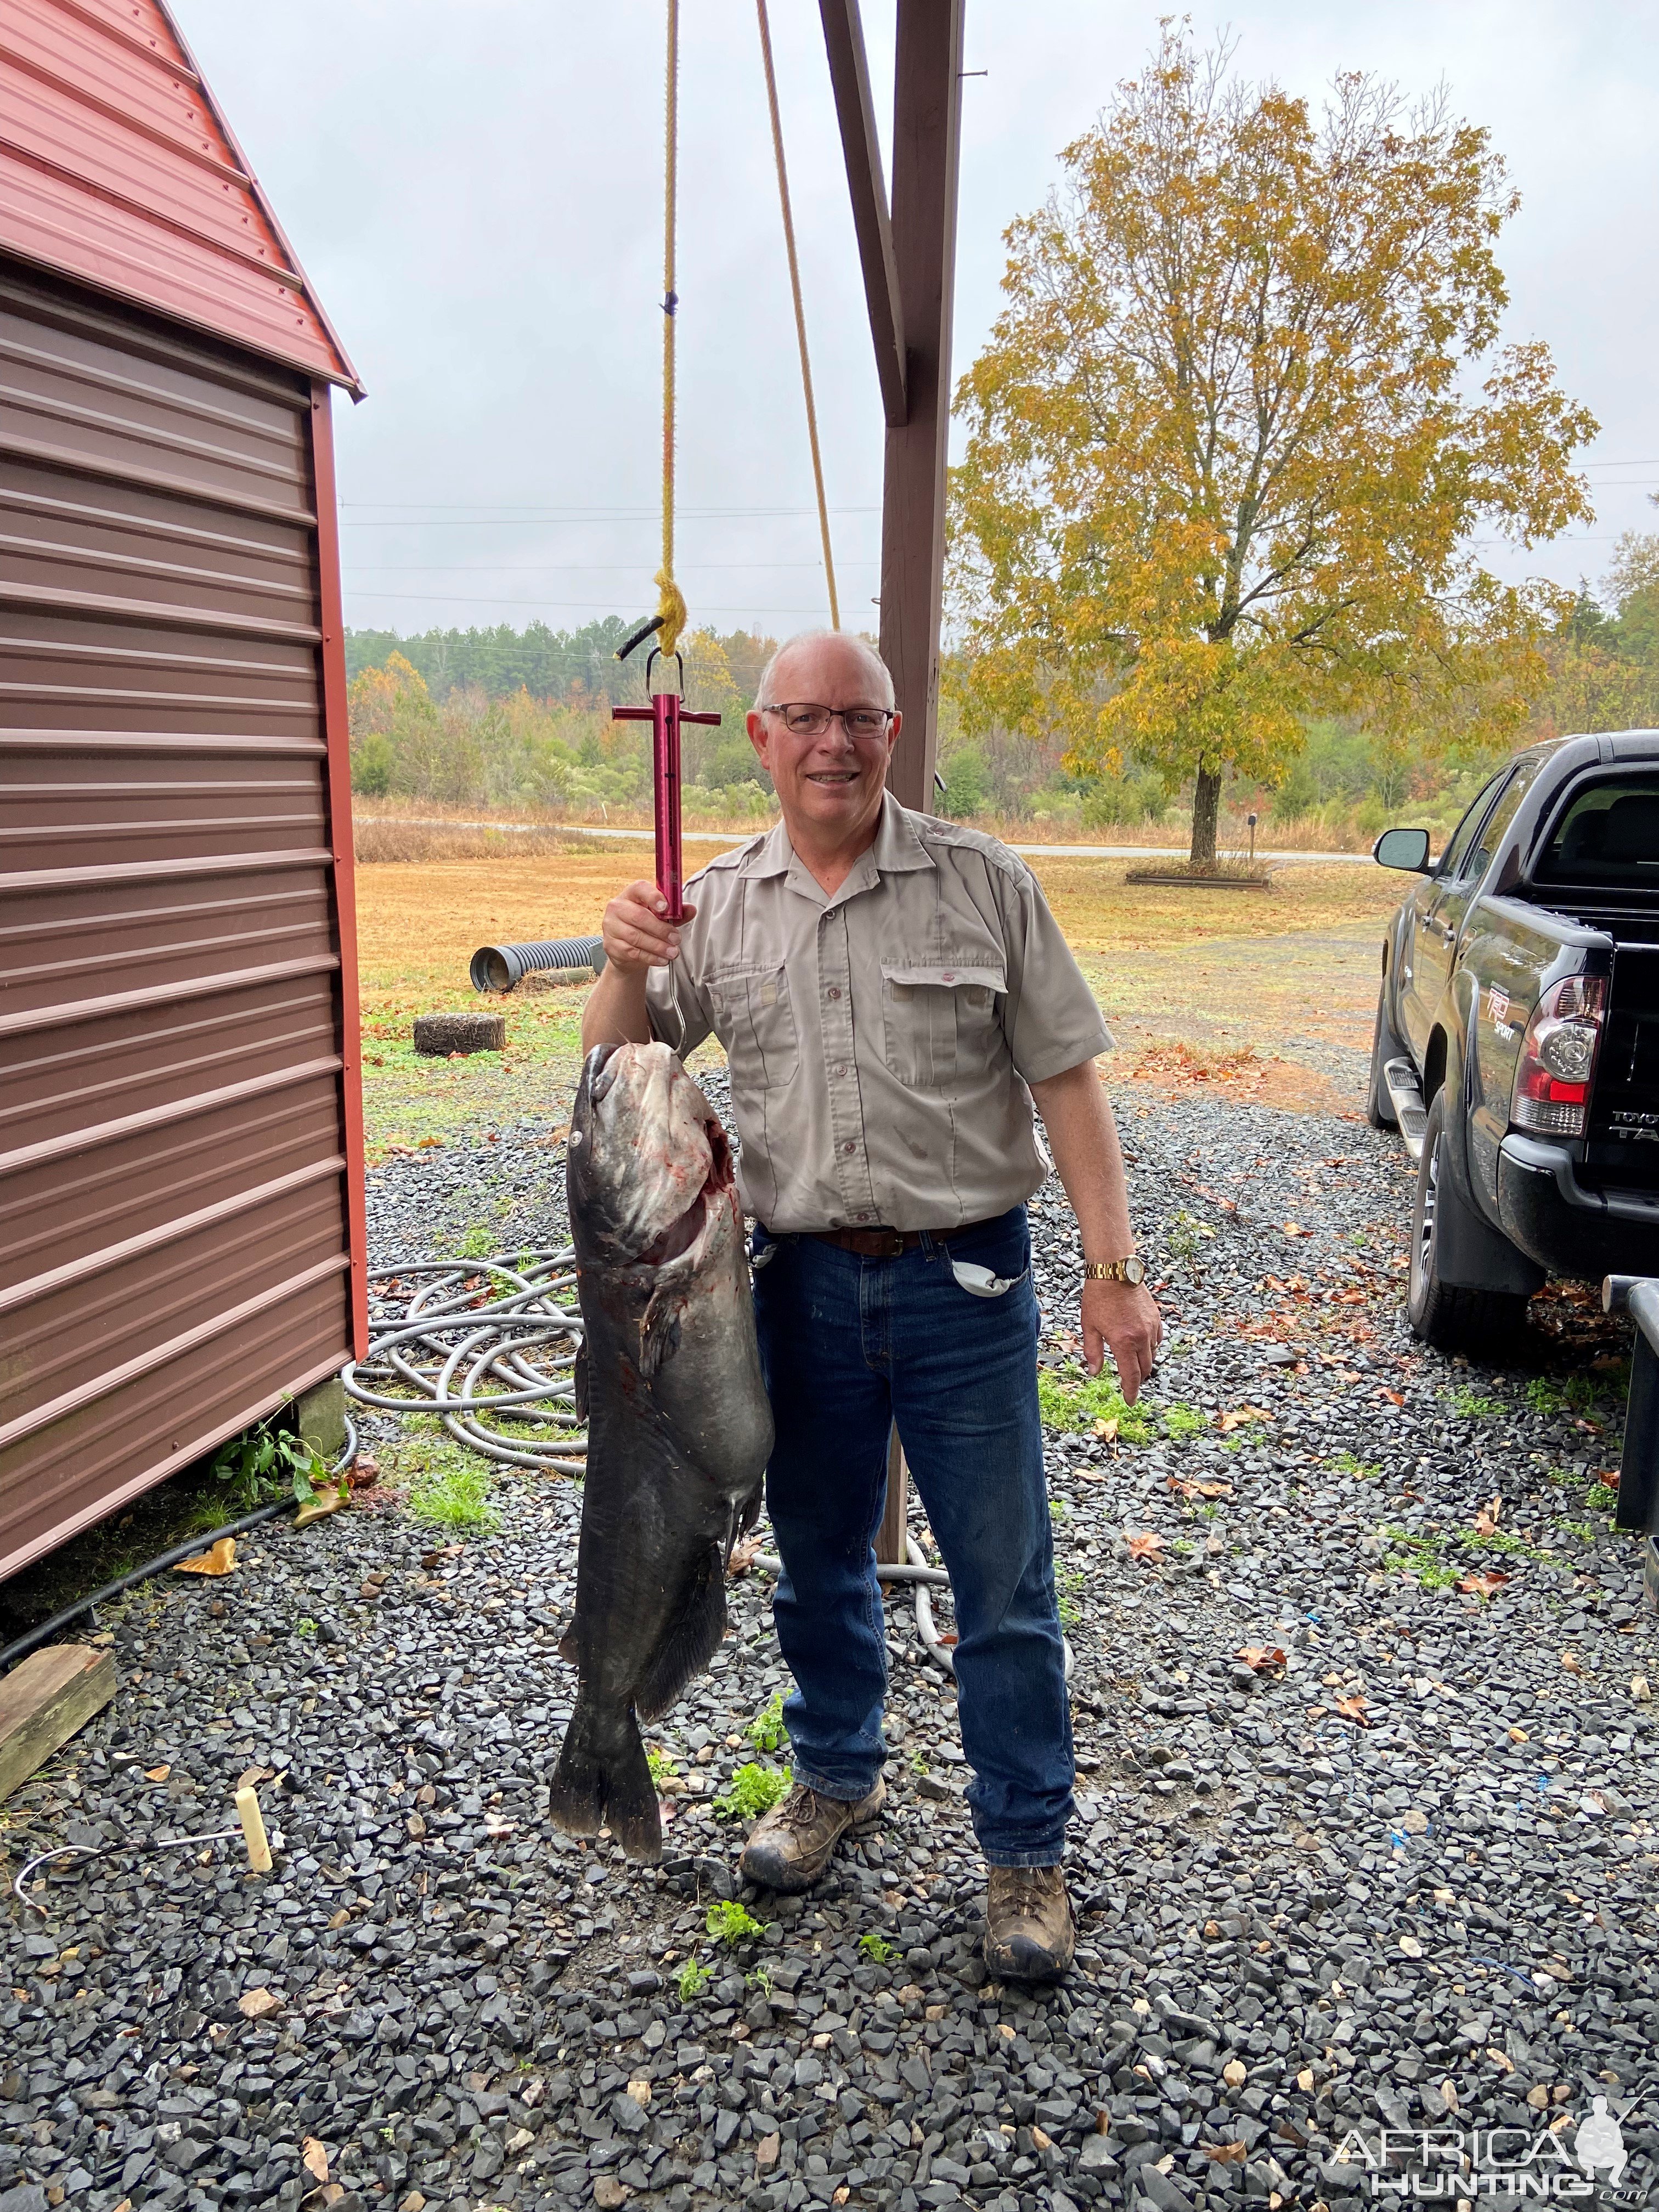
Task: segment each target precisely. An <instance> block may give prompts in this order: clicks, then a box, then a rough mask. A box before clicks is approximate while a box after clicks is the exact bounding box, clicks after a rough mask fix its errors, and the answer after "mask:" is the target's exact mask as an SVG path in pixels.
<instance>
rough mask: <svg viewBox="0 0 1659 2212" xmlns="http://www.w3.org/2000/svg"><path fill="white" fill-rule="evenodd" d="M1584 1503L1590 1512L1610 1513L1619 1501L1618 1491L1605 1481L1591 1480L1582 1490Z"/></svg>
mask: <svg viewBox="0 0 1659 2212" xmlns="http://www.w3.org/2000/svg"><path fill="white" fill-rule="evenodd" d="M1584 1503H1585V1504H1586V1505H1588V1506H1589V1508H1590V1510H1591V1511H1592V1512H1596V1513H1611V1512H1612V1510H1613V1507H1614V1506H1615V1505H1617V1504H1618V1503H1619V1492H1617V1491H1616V1490H1614V1489H1613V1488H1612V1487H1611V1486H1609V1485H1608V1484H1607V1483H1605V1482H1593V1483H1591V1485H1590V1486H1589V1489H1588V1490H1587V1491H1586V1492H1584Z"/></svg>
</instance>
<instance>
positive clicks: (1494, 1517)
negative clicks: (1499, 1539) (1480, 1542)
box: [1474, 1491, 1504, 1536]
mask: <svg viewBox="0 0 1659 2212" xmlns="http://www.w3.org/2000/svg"><path fill="white" fill-rule="evenodd" d="M1503 1517H1504V1500H1503V1498H1502V1497H1501V1496H1500V1495H1499V1494H1498V1492H1497V1491H1494V1492H1492V1496H1491V1497H1490V1498H1488V1499H1487V1500H1486V1504H1484V1505H1482V1506H1481V1507H1480V1509H1479V1510H1477V1512H1476V1514H1475V1516H1474V1533H1475V1534H1476V1535H1477V1536H1495V1535H1496V1534H1498V1522H1500V1521H1501V1520H1502V1519H1503Z"/></svg>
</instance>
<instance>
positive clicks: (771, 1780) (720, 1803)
mask: <svg viewBox="0 0 1659 2212" xmlns="http://www.w3.org/2000/svg"><path fill="white" fill-rule="evenodd" d="M788 1795H789V1777H788V1776H787V1774H786V1773H784V1771H783V1770H782V1769H781V1767H777V1766H757V1765H756V1764H755V1762H754V1760H753V1759H750V1761H749V1762H748V1764H747V1765H744V1766H740V1767H739V1768H738V1771H737V1772H736V1773H735V1774H734V1775H733V1776H732V1780H731V1784H730V1786H729V1787H728V1788H727V1789H726V1790H722V1792H721V1793H720V1796H718V1797H716V1798H715V1800H714V1813H715V1815H716V1817H717V1818H718V1819H720V1820H733V1819H736V1820H759V1818H760V1816H761V1814H763V1813H769V1812H770V1811H771V1809H772V1808H773V1807H774V1806H775V1804H777V1803H779V1802H780V1801H781V1799H783V1798H785V1797H787V1796H788Z"/></svg>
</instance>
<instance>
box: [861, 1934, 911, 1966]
mask: <svg viewBox="0 0 1659 2212" xmlns="http://www.w3.org/2000/svg"><path fill="white" fill-rule="evenodd" d="M859 1948H860V1951H861V1952H862V1953H863V1954H864V1955H865V1957H866V1959H868V1960H870V1962H871V1964H872V1966H896V1965H897V1964H898V1961H899V1960H901V1959H902V1957H903V1956H904V1954H903V1953H902V1951H901V1950H900V1949H899V1948H898V1946H897V1945H896V1943H890V1942H888V1940H887V1938H886V1937H885V1936H883V1935H882V1934H880V1933H879V1932H878V1930H877V1929H874V1928H872V1929H868V1930H867V1931H866V1933H865V1934H864V1935H862V1936H860V1937H859Z"/></svg>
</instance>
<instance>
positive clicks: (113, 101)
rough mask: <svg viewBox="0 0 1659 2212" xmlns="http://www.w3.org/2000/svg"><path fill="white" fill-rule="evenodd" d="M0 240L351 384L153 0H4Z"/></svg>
mask: <svg viewBox="0 0 1659 2212" xmlns="http://www.w3.org/2000/svg"><path fill="white" fill-rule="evenodd" d="M0 246H3V247H9V249H10V250H11V251H12V252H14V253H17V254H20V255H22V256H24V257H25V258H27V259H29V260H31V261H34V262H38V263H41V264H44V265H45V266H46V267H47V268H50V269H56V270H62V271H64V273H65V274H67V275H69V276H77V277H79V278H81V279H82V281H83V282H85V283H91V284H94V285H97V286H98V287H100V289H104V290H106V291H110V292H115V293H118V294H119V295H121V296H122V297H123V298H125V299H128V300H135V301H140V302H141V303H142V304H143V306H145V307H155V308H158V309H159V310H160V311H161V313H164V314H168V315H175V316H178V317H180V318H181V319H183V320H184V321H185V322H188V323H192V324H194V325H196V326H197V328H198V329H201V330H207V331H216V332H217V333H218V334H219V335H220V336H221V337H228V338H234V339H235V340H236V341H237V342H238V343H240V344H242V345H245V346H249V347H251V348H252V349H253V350H254V351H255V352H257V353H261V354H264V355H267V356H270V358H271V359H273V360H276V361H283V362H292V363H294V364H295V366H296V367H298V368H306V369H309V370H311V371H312V372H313V374H317V375H320V376H325V377H327V378H330V379H331V380H332V381H333V382H335V383H337V384H343V385H344V386H346V387H347V388H348V389H349V391H351V392H360V391H361V386H359V384H358V381H357V374H356V370H355V369H354V368H352V366H351V363H350V362H349V360H348V359H347V358H346V356H345V353H344V351H343V349H342V347H341V345H340V343H339V341H338V339H337V337H335V335H334V332H333V331H332V330H331V327H330V325H329V322H328V318H327V317H326V316H325V314H324V313H323V311H322V308H321V307H319V304H318V302H317V300H316V298H315V297H314V295H313V293H312V290H311V287H310V285H309V284H308V283H307V281H306V276H305V272H304V270H301V267H300V264H299V263H298V262H297V261H296V260H295V257H294V252H293V250H292V248H291V247H290V246H289V242H288V240H286V239H285V238H284V237H283V232H282V228H281V226H280V224H279V223H278V222H277V221H276V216H275V214H274V212H273V211H272V209H271V206H270V202H269V201H268V200H267V199H266V197H265V196H264V192H263V191H261V190H260V188H259V185H258V179H256V178H254V177H253V176H252V174H251V173H250V172H249V169H248V167H247V164H246V161H244V159H243V157H242V151H241V149H240V147H239V146H238V144H237V143H236V140H235V138H234V135H233V134H232V131H231V129H230V126H229V125H228V123H227V122H226V120H225V118H224V117H223V115H222V113H221V112H220V110H219V107H218V105H217V103H216V100H214V97H213V95H212V94H211V93H210V91H209V90H208V88H207V87H206V85H205V84H204V82H202V79H201V76H200V74H199V73H198V71H197V69H196V66H195V64H194V62H193V60H192V59H191V53H190V49H189V48H188V46H185V41H184V39H183V37H182V35H181V34H180V33H179V27H178V26H177V24H176V23H174V21H173V17H172V15H171V14H170V13H169V12H168V9H167V6H166V4H165V0H5V5H4V6H3V8H0Z"/></svg>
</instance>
